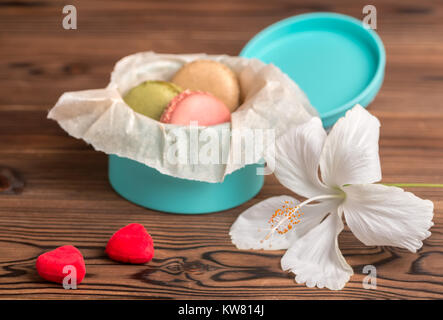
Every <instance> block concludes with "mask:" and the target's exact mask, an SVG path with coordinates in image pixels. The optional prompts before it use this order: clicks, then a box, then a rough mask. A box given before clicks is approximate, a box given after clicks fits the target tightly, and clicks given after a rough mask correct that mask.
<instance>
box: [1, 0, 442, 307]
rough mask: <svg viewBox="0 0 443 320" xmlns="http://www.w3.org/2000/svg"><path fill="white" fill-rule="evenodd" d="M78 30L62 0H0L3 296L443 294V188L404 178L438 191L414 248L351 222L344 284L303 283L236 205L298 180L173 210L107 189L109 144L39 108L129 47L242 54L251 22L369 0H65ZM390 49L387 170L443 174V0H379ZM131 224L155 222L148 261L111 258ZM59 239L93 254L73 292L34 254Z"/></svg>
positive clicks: (380, 111)
mask: <svg viewBox="0 0 443 320" xmlns="http://www.w3.org/2000/svg"><path fill="white" fill-rule="evenodd" d="M70 4H74V5H76V7H77V9H78V18H79V19H78V30H75V31H74V30H71V31H66V30H64V29H63V28H62V26H61V21H62V18H63V16H62V6H63V3H62V2H61V1H57V0H40V1H31V0H12V1H11V0H9V1H5V0H1V1H0V165H1V166H6V167H12V168H15V169H17V170H18V171H20V173H21V174H22V175H23V177H24V178H25V180H26V186H25V188H24V190H23V192H22V193H21V194H17V195H15V194H1V195H0V298H19V299H22V298H33V299H34V298H35V299H41V298H66V299H91V298H103V299H114V298H137V299H138V298H143V299H145V298H146V299H173V298H182V299H187V298H190V299H208V298H211V299H257V298H264V299H299V298H305V299H373V298H375V299H402V298H407V299H414V298H439V299H442V298H443V189H429V188H409V190H410V191H412V192H415V193H416V194H417V195H418V196H420V197H423V198H428V199H430V200H432V201H434V204H435V219H434V222H435V226H434V227H433V228H432V236H431V237H430V238H429V239H427V240H426V241H425V243H424V246H423V248H422V249H421V250H420V251H419V252H418V253H416V254H412V253H409V252H407V251H406V250H402V249H396V248H390V247H366V246H364V245H363V244H362V243H360V242H359V241H358V240H357V239H356V238H355V237H354V236H353V235H352V233H351V232H350V231H349V229H347V228H346V229H345V231H344V232H343V233H342V234H341V236H340V239H339V240H340V241H339V242H340V247H341V249H342V251H343V253H344V255H345V257H346V259H347V261H348V262H349V263H350V264H351V265H352V267H353V268H354V272H355V275H354V276H353V277H352V278H351V281H350V282H349V283H348V284H347V286H346V287H345V288H344V290H342V291H338V292H331V291H329V290H326V289H310V288H307V287H305V286H303V285H297V284H295V282H294V280H293V276H292V275H290V274H286V273H284V272H282V271H281V269H280V257H281V256H282V254H283V251H275V252H268V251H266V252H264V251H241V250H237V249H235V247H234V246H233V245H232V244H231V242H230V239H229V236H228V230H229V227H230V225H231V224H232V223H233V222H234V220H235V219H236V217H237V216H238V214H239V213H240V212H242V211H243V210H245V209H246V208H248V207H250V206H251V205H252V204H254V203H257V202H258V201H261V200H263V199H266V198H268V197H270V196H273V195H280V194H284V193H290V192H289V191H288V190H285V189H284V188H283V187H282V186H281V185H280V184H279V183H278V182H277V181H276V179H275V178H274V177H272V176H271V177H267V178H266V184H265V186H264V188H263V189H262V191H261V192H260V193H259V195H258V196H257V197H256V198H254V199H253V200H251V201H249V202H248V203H246V204H244V205H242V206H240V207H238V208H235V209H232V210H229V211H225V212H221V213H214V214H209V215H202V216H184V215H170V214H165V213H161V212H154V211H150V210H146V209H143V208H140V207H138V206H136V205H133V204H131V203H129V202H126V201H124V200H123V199H121V198H120V197H119V196H117V194H116V193H114V192H113V190H112V189H111V187H110V186H109V184H108V181H107V158H106V156H105V155H104V154H102V153H99V152H96V151H94V150H92V148H91V147H89V146H87V145H86V144H85V143H84V142H82V141H78V140H76V139H73V138H71V137H69V136H67V134H65V133H64V132H63V130H62V129H60V128H59V127H58V126H57V125H56V124H55V123H54V122H52V121H49V120H47V119H46V114H47V111H48V110H49V108H51V107H52V106H53V104H54V103H55V101H56V99H57V98H58V97H59V96H60V95H61V94H62V93H63V92H65V91H74V90H82V89H91V88H101V87H104V86H105V85H106V84H107V82H108V80H109V73H110V71H111V70H112V67H113V65H114V63H115V62H116V61H117V60H118V59H120V58H121V57H123V56H126V55H128V54H131V53H134V52H138V51H147V50H155V51H158V52H170V53H184V52H186V53H188V52H189V53H190V52H207V53H226V54H232V55H235V54H238V52H239V51H240V49H241V48H242V47H243V46H244V45H245V43H246V42H247V41H248V39H250V38H251V37H252V36H253V35H254V34H255V33H257V32H258V31H259V30H261V29H262V28H264V27H265V26H267V25H269V24H271V23H273V22H275V21H277V20H279V19H282V18H285V17H288V16H291V15H295V14H300V13H304V12H310V11H335V12H341V13H345V14H349V15H352V16H354V17H357V18H361V17H362V16H363V15H362V8H363V6H364V5H366V4H367V1H354V0H338V1H334V2H331V1H326V0H317V1H312V2H309V1H289V0H278V1H268V0H248V1H237V0H229V1H207V0H189V1H181V0H168V1H142V0H127V1H105V0H96V1H87V0H81V1H80V0H78V1H70ZM371 4H375V5H376V7H377V11H378V32H379V34H380V35H381V37H382V39H383V41H384V43H385V46H386V50H387V67H386V78H385V82H384V85H383V87H382V89H381V91H380V93H379V95H378V96H377V98H376V99H375V101H374V102H373V103H372V104H371V106H370V111H371V112H373V113H374V114H375V115H376V116H377V117H379V118H380V120H381V123H382V129H381V140H380V152H381V159H382V169H383V181H384V182H427V183H443V4H442V2H441V1H439V0H434V1H432V0H423V1H420V2H417V1H412V0H405V1H393V0H390V1H372V2H371ZM131 222H138V223H142V224H144V225H145V226H146V227H147V229H148V230H149V231H150V233H151V234H152V236H153V238H154V241H155V245H156V255H155V258H154V260H153V261H152V262H151V263H149V264H148V265H142V266H129V265H122V264H118V263H115V262H112V261H110V260H109V259H107V258H106V256H105V254H104V246H105V245H106V242H107V240H108V239H109V237H110V236H111V235H112V233H113V232H114V231H115V230H117V229H118V228H119V227H121V226H124V225H126V224H128V223H131ZM64 244H72V245H75V246H77V247H78V248H79V249H80V250H81V251H82V252H83V253H84V255H85V260H86V263H87V276H86V278H85V280H84V282H83V283H82V284H81V286H80V287H79V289H78V290H70V291H67V290H63V289H62V288H61V287H60V286H59V285H55V284H51V283H47V282H44V281H42V280H41V279H40V278H39V277H38V275H37V274H36V271H35V268H34V264H35V260H36V258H37V256H38V255H40V254H41V253H43V252H45V251H47V250H50V249H53V248H55V247H57V246H60V245H64ZM367 264H373V265H375V266H376V267H377V276H378V282H377V285H378V288H377V290H367V289H364V288H363V287H362V279H363V278H364V276H365V275H364V274H363V273H362V269H363V266H365V265H367Z"/></svg>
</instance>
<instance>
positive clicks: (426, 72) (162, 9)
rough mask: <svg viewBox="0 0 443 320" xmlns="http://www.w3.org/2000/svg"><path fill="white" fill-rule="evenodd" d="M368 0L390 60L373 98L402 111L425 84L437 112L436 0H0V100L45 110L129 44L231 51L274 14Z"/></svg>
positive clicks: (355, 5) (442, 11)
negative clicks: (71, 23)
mask: <svg viewBox="0 0 443 320" xmlns="http://www.w3.org/2000/svg"><path fill="white" fill-rule="evenodd" d="M68 4H71V5H74V6H75V7H76V9H77V16H78V20H77V30H65V29H63V26H62V21H63V18H64V17H65V14H63V12H62V10H63V7H64V6H65V5H68ZM367 4H372V5H375V7H376V8H377V25H378V28H377V32H378V33H379V34H380V36H381V38H382V40H383V41H384V44H385V46H386V51H387V60H388V63H387V69H386V81H385V86H384V87H383V88H382V91H381V92H380V94H379V96H378V97H377V100H376V101H378V102H381V103H383V105H384V108H388V109H389V110H392V111H400V112H401V108H402V104H408V103H410V102H411V99H410V95H411V94H414V90H423V91H422V93H423V97H422V98H421V102H423V105H422V106H421V107H420V109H421V110H422V111H426V110H427V109H429V108H435V107H436V106H437V105H438V108H439V110H440V111H441V112H443V106H442V102H441V99H439V98H437V97H436V96H433V95H426V93H428V91H432V90H436V89H437V87H441V84H442V82H441V81H442V78H443V44H442V42H443V41H442V40H441V39H443V24H441V21H442V20H443V2H442V1H440V0H424V1H413V0H406V1H400V0H385V1H371V2H368V1H367V0H363V1H360V0H357V1H356V0H336V1H326V0H314V1H307V0H305V1H294V0H292V1H291V0H273V1H269V0H242V1H239V0H223V1H208V0H188V1H182V0H162V1H146V0H126V1H118V0H93V1H92V0H72V1H60V0H1V1H0V48H1V49H0V108H1V106H2V105H13V104H14V105H16V104H20V105H46V106H47V108H48V109H49V107H51V106H52V105H53V104H54V103H55V102H56V100H57V98H58V97H59V96H60V95H61V94H62V93H63V92H64V91H74V90H81V89H92V88H101V87H104V86H106V84H107V83H108V80H109V74H110V72H111V71H112V68H113V65H114V64H115V62H116V61H117V60H118V59H120V58H122V57H124V56H126V55H128V54H131V53H135V52H139V51H147V50H154V51H157V52H163V53H195V52H206V53H212V54H220V53H225V54H230V55H237V54H239V52H240V50H241V49H242V48H243V46H244V45H245V44H246V43H247V41H248V40H249V39H251V37H252V36H253V35H255V34H256V33H257V32H259V31H260V30H262V29H263V28H265V27H266V26H268V25H270V24H272V23H274V22H276V21H278V20H280V19H283V18H286V17H289V16H293V15H297V14H301V13H306V12H314V11H333V12H340V13H344V14H348V15H351V16H353V17H355V18H358V19H362V18H363V17H364V14H363V12H362V10H363V7H364V6H365V5H367ZM439 36H440V37H439ZM437 39H440V41H438V43H437ZM405 61H407V65H405ZM391 71H395V72H391ZM424 80H429V81H426V82H423V81H424ZM393 86H394V87H393ZM405 87H408V88H409V90H404V88H405ZM424 87H426V88H424ZM387 88H389V89H391V90H392V91H391V94H390V95H389V96H385V95H384V91H385V89H387ZM385 110H386V109H385Z"/></svg>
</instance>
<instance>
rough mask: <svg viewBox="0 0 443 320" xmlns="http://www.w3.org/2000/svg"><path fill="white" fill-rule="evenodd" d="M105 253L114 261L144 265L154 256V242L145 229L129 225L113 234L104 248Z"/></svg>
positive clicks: (133, 224)
mask: <svg viewBox="0 0 443 320" xmlns="http://www.w3.org/2000/svg"><path fill="white" fill-rule="evenodd" d="M106 253H107V255H108V256H109V257H110V258H111V259H113V260H116V261H120V262H126V263H134V264H139V263H146V262H148V261H151V259H152V257H153V256H154V242H153V241H152V238H151V236H150V235H149V233H148V232H147V231H146V229H145V227H143V226H142V225H141V224H138V223H131V224H128V225H127V226H126V227H123V228H121V229H120V230H118V231H117V232H116V233H114V235H113V236H112V237H111V239H109V242H108V245H107V246H106Z"/></svg>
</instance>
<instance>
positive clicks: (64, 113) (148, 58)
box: [48, 52, 316, 182]
mask: <svg viewBox="0 0 443 320" xmlns="http://www.w3.org/2000/svg"><path fill="white" fill-rule="evenodd" d="M196 59H211V60H216V61H219V62H221V63H224V64H226V65H227V66H229V67H230V68H231V69H232V70H233V71H234V72H235V73H236V74H237V76H238V79H239V82H240V87H241V92H242V101H243V103H242V104H241V106H240V107H239V108H238V109H237V110H236V111H235V112H234V113H232V121H231V123H225V124H220V125H217V126H213V127H209V129H210V130H211V131H210V133H211V135H213V134H214V133H215V134H218V135H219V137H220V139H219V141H218V143H217V145H216V146H215V145H213V147H216V148H219V149H220V150H221V149H223V150H228V151H227V153H226V154H224V156H222V155H221V156H220V157H221V158H223V159H222V161H220V162H222V163H200V162H198V163H195V162H194V161H192V160H190V161H185V162H184V161H180V159H182V158H177V159H178V160H177V161H171V150H175V149H180V150H181V149H186V148H187V146H189V143H190V141H191V140H192V135H193V134H195V132H193V131H195V130H193V129H192V128H190V127H188V126H183V127H179V126H175V125H169V124H163V123H160V122H158V121H155V120H153V119H151V118H148V117H146V116H144V115H141V114H139V113H137V112H134V111H133V110H132V109H131V108H130V107H129V106H128V105H126V103H125V102H124V101H123V99H122V97H123V96H124V95H125V93H126V92H127V91H129V90H130V89H131V88H133V87H135V86H137V85H138V84H140V83H141V82H143V81H146V80H164V81H169V80H170V79H171V78H172V77H173V75H174V74H175V73H176V72H177V71H178V70H179V69H180V68H181V67H182V66H183V65H184V64H185V63H187V62H190V61H193V60H196ZM314 115H316V112H315V110H314V109H313V108H312V106H311V105H310V103H309V101H308V99H307V98H306V96H305V94H304V93H303V92H302V91H301V90H300V88H299V87H298V86H297V85H296V84H295V83H294V82H293V81H292V80H291V79H290V78H289V77H288V76H287V75H285V74H284V73H283V72H281V71H280V69H278V68H277V67H275V66H273V65H266V64H264V63H263V62H261V61H259V60H257V59H246V58H241V57H231V56H227V55H206V54H156V53H154V52H142V53H137V54H134V55H130V56H127V57H125V58H123V59H121V60H120V61H118V62H117V64H116V65H115V68H114V71H113V72H112V74H111V81H110V83H109V85H108V86H107V87H106V88H104V89H95V90H85V91H76V92H66V93H64V94H63V95H62V96H61V97H60V99H59V100H58V102H57V103H56V105H55V106H54V107H53V108H52V109H51V110H50V112H49V114H48V118H50V119H54V120H56V121H57V122H58V123H59V125H60V126H61V127H62V128H63V129H64V130H65V131H66V132H67V133H69V134H70V135H72V136H73V137H75V138H78V139H83V140H84V141H86V142H87V143H89V144H91V145H92V146H93V147H94V149H96V150H99V151H103V152H105V153H107V154H116V155H118V156H121V157H126V158H129V159H132V160H135V161H138V162H141V163H143V164H145V165H148V166H150V167H152V168H155V169H157V170H158V171H160V172H161V173H164V174H168V175H171V176H174V177H179V178H184V179H191V180H199V181H206V182H221V181H223V179H224V177H225V176H226V175H227V174H229V173H232V172H233V171H235V170H238V169H239V168H241V167H243V166H245V165H247V164H252V163H256V162H258V161H259V160H260V159H261V158H262V157H263V155H264V154H265V153H267V149H268V148H270V147H271V146H269V145H268V144H265V145H264V147H263V150H262V151H260V152H257V153H256V154H255V155H254V156H253V157H244V159H243V160H242V161H240V162H238V161H233V160H232V159H233V155H232V152H233V151H232V150H233V149H234V148H232V147H231V146H232V145H233V144H235V143H239V141H235V139H240V138H236V137H235V136H232V137H231V136H230V135H229V134H225V133H226V132H230V130H232V131H235V130H234V129H242V128H249V129H265V130H267V129H270V130H275V137H276V138H278V137H279V136H280V135H281V134H282V133H284V132H285V131H286V130H288V129H289V128H290V127H292V126H296V125H299V124H301V123H304V122H306V121H307V120H309V119H310V118H311V117H312V116H314ZM205 130H206V131H205ZM196 131H197V134H202V133H203V134H204V133H205V132H207V131H208V128H205V127H198V128H196ZM205 136H208V134H206V135H205ZM209 141H211V140H209ZM240 145H241V143H240ZM198 148H206V149H208V145H207V144H202V145H201V146H199V147H198ZM202 151H203V150H202ZM241 151H242V152H243V150H241ZM220 153H222V152H220ZM188 158H189V157H188ZM240 158H243V157H240ZM236 159H238V157H237V158H236ZM188 160H189V159H188Z"/></svg>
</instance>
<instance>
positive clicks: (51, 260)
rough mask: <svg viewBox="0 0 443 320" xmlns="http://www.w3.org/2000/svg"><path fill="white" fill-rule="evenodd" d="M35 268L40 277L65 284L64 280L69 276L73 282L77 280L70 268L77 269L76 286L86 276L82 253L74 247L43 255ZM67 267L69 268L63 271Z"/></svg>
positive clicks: (65, 247) (38, 259) (62, 248)
mask: <svg viewBox="0 0 443 320" xmlns="http://www.w3.org/2000/svg"><path fill="white" fill-rule="evenodd" d="M35 266H36V268H37V272H38V274H39V275H40V277H42V278H43V279H46V280H48V281H52V282H57V283H63V279H64V278H65V277H66V276H68V275H69V274H70V275H71V280H74V279H75V278H73V276H74V275H73V274H72V269H70V268H69V266H72V267H74V268H75V271H76V278H77V281H76V284H79V283H80V282H82V280H83V278H84V277H85V274H86V267H85V260H84V259H83V256H82V254H81V252H80V251H79V250H78V249H77V248H76V247H73V246H63V247H58V248H57V249H55V250H52V251H49V252H46V253H43V254H42V255H40V256H39V257H38V258H37V262H36V264H35ZM67 266H68V268H66V269H65V270H63V269H64V268H65V267H67ZM71 284H72V283H71Z"/></svg>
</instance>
